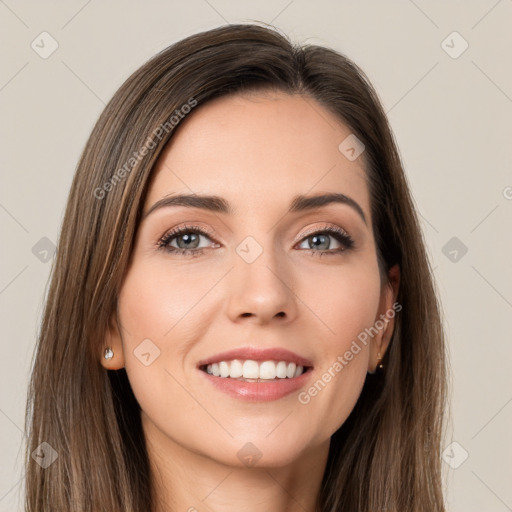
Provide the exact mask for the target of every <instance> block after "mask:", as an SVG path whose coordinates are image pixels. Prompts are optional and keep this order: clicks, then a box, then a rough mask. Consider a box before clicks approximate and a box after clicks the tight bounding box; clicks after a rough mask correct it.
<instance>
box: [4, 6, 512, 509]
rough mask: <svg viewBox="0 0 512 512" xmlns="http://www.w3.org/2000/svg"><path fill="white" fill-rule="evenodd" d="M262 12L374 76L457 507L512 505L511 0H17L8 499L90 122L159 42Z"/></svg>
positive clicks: (15, 483) (8, 62) (7, 347)
mask: <svg viewBox="0 0 512 512" xmlns="http://www.w3.org/2000/svg"><path fill="white" fill-rule="evenodd" d="M252 19H255V20H261V21H265V22H270V23H273V24H275V25H276V26H277V27H279V28H280V29H282V30H283V31H285V32H286V33H287V34H289V35H290V36H291V37H292V38H293V39H294V40H296V41H302V42H306V41H307V42H313V43H319V44H325V45H329V46H332V47H334V48H336V49H337V50H340V51H342V52H344V53H346V54H347V55H348V56H349V57H351V58H352V59H354V60H355V61H356V62H357V63H358V64H359V65H360V66H361V67H362V68H363V69H364V70H365V71H366V72H367V74H368V75H369V77H370V79H371V80H372V81H373V83H374V85H375V86H376V88H377V89H378V91H379V94H380V96H381V98H382V101H383V103H384V106H385V108H386V110H387V112H388V113H389V119H390V122H391V125H392V127H393V130H394V132H395V135H396V138H397V141H398V145H399V147H400V149H401V153H402V156H403V160H404V163H405V166H406V171H407V175H408V178H409V181H410V185H411V188H412V191H413V194H414V197H415V200H416V203H417V206H418V209H419V211H420V213H421V216H422V219H423V228H424V234H425V238H426V242H427V245H428V248H429V253H430V257H431V260H432V263H433V266H434V268H435V277H436V279H437V282H438V286H439V289H440V293H441V300H442V302H443V307H444V314H445V318H446V329H447V336H448V341H449V350H450V354H451V366H452V377H453V384H452V386H453V395H452V397H453V398H452V422H451V427H450V431H449V436H448V439H447V440H446V442H445V444H444V447H448V448H447V450H446V452H445V455H444V460H445V462H444V463H443V467H444V468H445V472H446V492H447V505H448V509H449V510H450V511H451V512H471V511H479V512H480V511H486V512H492V511H496V512H502V511H503V512H505V511H507V510H508V511H510V510H512V486H511V485H510V483H511V481H512V470H511V462H512V460H511V459H512V457H511V455H512V436H511V435H510V432H511V431H512V429H511V426H512V385H511V384H512V371H511V367H512V357H511V356H512V343H511V336H510V326H511V325H512V266H511V252H512V237H511V227H512V222H511V221H512V172H511V169H512V166H511V163H512V154H511V149H510V148H511V135H512V30H511V28H512V1H511V0H501V1H495V0H473V1H465V2H463V1H453V0H452V1H441V0H437V1H426V0H415V1H412V0H411V1H408V0H400V1H398V0H396V1H387V2H383V1H380V2H379V1H377V0H374V1H354V0H350V1H348V0H345V1H333V0H315V1H306V0H291V1H290V0H275V1H270V0H257V1H252V0H251V1H245V2H239V1H234V0H192V1H187V2H177V1H174V2H170V1H168V2H163V1H155V0H153V1H150V2H133V1H132V2H126V1H125V2H121V1H117V2H113V1H111V2H101V1H99V0H92V1H88V2H87V1H68V2H65V3H64V2H50V1H44V2H37V1H33V2H30V1H15V0H5V1H0V33H1V34H2V36H1V37H2V44H1V45H0V58H1V75H0V77H1V78H0V106H1V119H2V122H1V123H0V130H1V139H0V140H1V141H2V151H1V152H0V159H1V165H0V169H1V173H2V187H1V190H0V226H1V229H2V252H1V257H2V260H1V265H0V312H1V315H2V331H3V335H2V344H1V349H2V350H1V357H0V457H1V464H0V511H2V512H3V511H9V512H12V511H17V510H21V505H20V503H21V498H20V497H21V494H22V492H23V477H22V457H21V455H22V451H21V450H22V446H23V442H24V433H23V418H24V405H25V393H26V383H27V379H28V373H29V368H30V358H31V355H32V351H33V348H34V343H35V334H36V330H37V326H38V322H39V320H40V315H41V309H42V303H43V298H44V294H45V291H46V288H45V287H46V283H47V279H48V275H49V271H50V266H51V258H50V256H51V251H50V252H49V253H47V255H46V258H49V260H48V261H46V262H45V261H44V260H45V252H44V251H45V249H47V248H48V247H50V249H51V243H52V242H53V243H54V242H55V241H56V240H57V236H58V232H59V228H60V222H61V218H62V214H63V209H64V205H65V201H66V199H67V193H68V190H69V186H70V184H71V179H72V175H73V172H74V169H75V166H76V164H77V161H78V158H79V155H80V152H81V150H82V148H83V146H84V144H85V141H86V139H87V137H88V135H89V132H90V130H91V128H92V126H93V123H94V122H95V120H96V119H97V117H98V116H99V114H100V112H101V110H102V109H103V106H104V104H105V103H106V102H107V101H108V99H109V98H110V97H111V95H112V94H113V93H114V92H115V90H116V89H117V88H118V87H119V86H120V85H121V83H122V82H123V81H124V80H125V79H126V78H127V77H128V75H129V74H130V73H131V72H132V71H134V70H135V69H136V68H137V67H139V66H140V65H141V64H142V63H143V62H144V61H145V60H146V59H148V58H149V57H150V56H152V55H153V54H155V53H156V52H158V51H159V50H161V49H162V48H164V47H166V46H168V45H169V44H171V43H173V42H175V41H177V40H178V39H181V38H183V37H185V36H187V35H190V34H192V33H195V32H199V31H202V30H206V29H209V28H213V27H216V26H218V25H221V24H224V23H226V22H230V23H233V22H240V21H250V20H252ZM43 31H46V32H48V33H49V34H50V35H51V37H52V38H53V39H55V40H56V42H57V43H58V48H57V50H56V51H55V52H54V53H53V54H52V55H50V56H49V57H48V58H42V57H41V56H40V53H41V52H42V51H43V50H46V51H47V50H48V49H50V48H51V40H50V38H49V36H40V37H38V36H39V35H40V34H41V32H43ZM454 31H456V32H458V34H459V35H457V34H455V35H453V34H452V32H454ZM41 38H45V39H44V41H43V43H42V42H41ZM33 41H35V42H34V46H35V45H39V47H37V46H36V48H37V49H38V51H39V52H40V53H37V52H36V51H35V50H33V49H32V47H31V43H32V42H33ZM443 41H445V42H444V43H443ZM465 41H466V42H467V44H468V45H469V46H468V48H467V49H466V50H465V51H464V52H463V53H461V54H460V55H459V53H460V52H461V51H462V50H463V49H464V46H465ZM43 45H44V49H43V48H42V46H43ZM450 54H451V55H450ZM454 57H457V58H454ZM43 237H47V238H48V239H49V241H50V242H48V241H47V240H43V241H41V239H42V238H43ZM453 237H456V238H457V240H455V241H453V240H452V241H451V242H449V241H450V240H451V239H452V238H453ZM36 244H37V245H36ZM45 244H46V245H45ZM446 244H448V245H446ZM453 244H455V245H453ZM457 244H458V246H457ZM462 244H463V245H462ZM34 246H35V249H33V248H34ZM463 246H465V247H466V248H467V253H466V254H462V251H461V248H463ZM454 251H456V252H454ZM454 441H455V442H457V443H458V444H455V445H450V444H451V443H452V442H454ZM466 455H467V459H465V457H466Z"/></svg>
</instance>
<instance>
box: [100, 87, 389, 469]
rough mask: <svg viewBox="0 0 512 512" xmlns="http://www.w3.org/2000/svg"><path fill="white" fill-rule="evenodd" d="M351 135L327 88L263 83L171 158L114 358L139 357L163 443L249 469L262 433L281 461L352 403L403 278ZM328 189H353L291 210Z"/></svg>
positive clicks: (157, 190) (142, 383) (137, 367)
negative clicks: (383, 263) (392, 267)
mask: <svg viewBox="0 0 512 512" xmlns="http://www.w3.org/2000/svg"><path fill="white" fill-rule="evenodd" d="M350 133H351V130H350V129H349V128H348V127H347V126H345V125H344V124H342V123H341V122H340V121H339V120H338V119H337V118H335V117H334V116H333V115H332V114H330V113H329V112H327V111H326V110H325V109H324V108H323V107H322V106H321V105H320V104H318V103H317V102H315V101H314V100H312V99H311V98H305V97H303V96H300V95H294V96H291V95H287V94H285V93H261V92H260V93H259V94H251V95H247V94H245V95H243V96H242V95H237V96H228V97H224V98H220V99H216V100H214V101H212V102H210V103H207V104H205V105H203V106H201V107H198V108H197V109H196V110H195V111H193V112H192V113H191V114H190V115H189V117H188V118H186V119H185V120H184V121H183V124H182V125H181V126H180V127H179V130H178V131H177V132H176V133H175V136H174V137H173V139H172V140H171V142H170V143H169V145H168V146H167V148H166V149H165V151H164V152H163V153H162V154H161V157H160V159H159V162H158V164H157V166H156V168H155V169H154V174H153V177H152V181H151V183H150V187H149V189H148V194H147V196H146V200H145V205H144V215H143V220H142V221H141V223H140V225H139V227H138V232H137V237H136V241H135V246H134V251H133V254H132V259H131V264H130V267H129V269H128V272H127V275H126V277H125V280H124V283H123V286H122V289H121V292H120V295H119V301H118V310H117V317H116V319H117V320H118V325H119V326H120V328H117V327H112V328H111V330H110V332H109V333H108V336H107V339H106V343H105V344H106V345H108V346H112V347H113V349H114V353H115V357H114V358H113V359H112V360H111V361H108V362H107V361H105V360H103V364H104V366H106V367H107V368H121V367H123V366H124V367H125V368H126V371H127V374H128V378H129V380H130V383H131V386H132V388H133V391H134V394H135V396H136V398H137V400H138V402H139V404H140V406H141V409H142V420H143V425H144V429H145V433H146V436H147V437H148V438H149V440H150V441H152V442H153V443H154V444H158V445H159V446H161V447H164V446H165V445H167V446H172V445H175V446H176V445H179V446H180V447H181V448H184V449H185V450H188V451H190V452H194V453H196V454H201V455H205V456H207V457H209V458H211V459H213V460H217V461H220V462H222V463H224V464H228V465H232V466H241V465H242V464H244V463H245V462H244V461H243V456H242V457H240V455H241V454H242V455H244V453H245V452H244V450H245V451H249V452H250V451H251V450H255V449H254V448H252V447H250V448H249V445H247V443H249V442H250V443H252V444H253V445H254V446H255V447H256V449H257V450H258V452H259V453H260V454H261V461H260V462H259V464H260V465H261V464H266V465H268V466H278V465H281V464H285V463H289V462H291V461H294V460H297V459H298V458H300V457H301V455H303V454H304V453H306V452H307V451H308V450H315V449H318V448H319V447H321V446H324V447H325V446H326V443H328V442H329V438H330V436H331V435H332V434H333V433H334V432H335V431H336V430H337V429H338V428H339V427H340V426H341V425H342V424H343V422H344V421H345V419H346V418H347V417H348V415H349V414H350V412H351V411H352V409H353V407H354V405H355V403H356V401H357V399H358V397H359V395H360V392H361V389H362V386H363V384H364V381H365V378H366V375H367V371H369V370H370V371H371V370H373V369H374V368H375V366H376V363H377V352H380V353H381V355H383V354H384V352H385V349H386V346H387V343H388V342H389V338H390V336H391V332H392V328H393V319H392V317H390V315H386V318H385V319H384V321H383V314H386V312H389V310H390V308H391V306H392V304H393V301H394V297H395V294H396V288H392V287H390V286H387V285H386V286H381V278H380V275H379V270H378V264H377V256H376V247H375V239H374V234H373V231H372V218H371V216H370V197H369V192H368V187H367V182H366V179H365V169H364V161H363V158H364V153H363V154H362V155H361V156H360V157H358V158H356V159H353V158H352V159H349V158H347V156H346V153H343V152H341V151H340V149H339V145H340V143H341V142H342V141H344V139H346V137H347V136H349V135H350ZM182 194H187V195H190V194H192V195H193V197H192V200H195V202H191V201H190V200H189V202H188V205H187V203H185V202H183V200H182V201H177V202H176V198H177V196H179V195H182ZM324 194H339V195H343V196H345V197H346V198H349V199H348V200H345V201H342V202H338V201H335V202H327V203H326V204H323V205H316V206H314V207H313V208H304V206H307V203H306V204H304V201H303V202H302V203H303V204H302V205H301V206H302V208H291V207H292V206H293V204H292V201H293V200H294V199H295V198H296V197H297V196H306V197H314V196H319V195H324ZM202 196H218V197H219V198H221V200H220V201H216V202H214V203H213V206H214V207H215V208H214V209H210V208H208V206H210V207H211V206H212V203H211V202H210V203H200V202H199V198H201V197H202ZM338 197H341V196H338ZM170 200H171V201H173V200H174V201H175V202H174V204H171V201H170ZM294 204H297V203H294ZM223 205H224V206H226V208H223V207H221V206H223ZM201 206H206V207H201ZM177 229H182V230H183V231H182V232H178V233H176V231H175V230H177ZM379 319H380V320H379ZM377 321H379V324H378V325H379V326H380V325H382V324H383V323H384V324H385V325H384V327H382V328H380V329H378V333H377V334H374V335H373V336H368V335H366V342H363V339H364V338H365V336H364V335H362V333H364V332H365V329H369V328H370V327H372V326H375V324H376V322H377ZM366 332H368V331H366ZM356 347H357V348H356ZM273 349H276V350H275V351H274V352H272V350H273ZM233 350H235V351H240V353H239V354H237V353H236V352H235V353H233V354H228V355H221V354H222V353H224V352H228V351H229V352H231V351H233ZM243 350H245V352H244V351H243ZM278 350H280V351H281V352H278ZM265 351H267V352H265ZM284 351H289V352H284ZM349 353H351V354H352V356H351V357H350V355H349ZM258 359H261V361H259V362H258ZM219 360H222V361H225V362H226V363H227V364H225V363H222V364H220V366H219V368H216V367H215V365H213V366H211V367H210V368H209V369H208V367H201V364H202V363H205V364H206V363H207V362H210V363H213V362H219ZM234 360H237V361H238V363H237V362H235V363H233V361H234ZM247 360H249V363H245V361H247ZM250 361H256V363H251V362H250ZM263 361H274V364H273V365H272V364H271V363H264V364H261V363H262V362H263ZM294 361H295V365H297V366H299V364H300V363H303V364H302V366H304V367H305V368H306V369H307V371H306V372H305V373H303V374H302V375H301V376H300V377H299V376H297V377H296V376H295V375H298V373H299V371H300V370H297V368H296V367H295V365H294ZM259 363H260V364H259ZM208 370H209V371H210V372H213V373H217V370H218V371H220V372H221V375H220V376H215V375H211V374H208ZM244 370H245V371H246V372H249V373H244V374H242V375H246V376H247V378H248V379H249V378H250V377H252V378H253V379H256V378H257V377H258V376H259V377H260V382H258V381H256V382H251V381H243V380H239V379H237V375H238V374H239V373H240V371H242V372H243V371H244ZM258 371H259V374H258V373H257V372H258ZM294 371H295V373H294ZM222 372H224V375H226V372H232V373H230V375H233V376H231V377H223V376H222ZM237 372H238V373H237ZM251 372H256V373H251ZM266 372H268V373H266ZM274 372H277V374H278V375H281V377H279V376H277V377H276V378H273V376H274V375H275V373H274ZM285 372H286V374H287V376H286V377H283V375H284V374H285ZM290 375H291V377H290ZM262 377H263V379H264V380H263V381H261V378H262ZM240 450H242V452H240Z"/></svg>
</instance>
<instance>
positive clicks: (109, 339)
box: [100, 311, 124, 370]
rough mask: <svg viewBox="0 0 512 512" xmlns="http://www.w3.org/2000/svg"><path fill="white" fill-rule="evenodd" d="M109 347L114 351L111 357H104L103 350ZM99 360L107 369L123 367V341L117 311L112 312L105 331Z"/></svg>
mask: <svg viewBox="0 0 512 512" xmlns="http://www.w3.org/2000/svg"><path fill="white" fill-rule="evenodd" d="M107 348H110V349H111V350H112V352H113V353H114V355H113V357H112V358H111V359H105V350H106V349H107ZM100 361H101V364H102V366H103V367H104V368H106V369H107V370H119V369H121V368H124V353H123V342H122V338H121V329H120V324H119V320H118V314H117V311H115V312H114V313H112V316H111V317H110V320H109V324H108V326H107V329H106V332H105V338H104V341H103V344H102V346H101V354H100Z"/></svg>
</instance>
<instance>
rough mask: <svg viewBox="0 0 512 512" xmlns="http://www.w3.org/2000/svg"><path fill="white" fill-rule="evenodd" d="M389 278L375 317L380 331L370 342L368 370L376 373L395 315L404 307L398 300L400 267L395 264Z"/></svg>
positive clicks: (389, 272) (385, 348)
mask: <svg viewBox="0 0 512 512" xmlns="http://www.w3.org/2000/svg"><path fill="white" fill-rule="evenodd" d="M388 280H389V282H386V283H385V285H384V286H383V287H382V291H381V295H380V302H379V310H378V312H377V316H376V317H375V322H374V327H375V329H376V330H377V331H378V332H377V334H376V335H375V336H374V337H373V339H372V342H371V344H370V360H369V362H368V372H369V373H375V370H376V368H377V365H378V364H380V362H379V354H380V358H381V359H384V354H385V353H386V350H387V348H388V346H389V342H390V341H391V336H392V335H393V330H394V327H395V316H396V313H397V312H398V311H400V310H401V309H402V305H401V304H398V303H397V302H396V297H397V296H398V289H399V287H400V267H399V266H398V264H397V265H393V266H392V267H391V268H390V269H389V271H388Z"/></svg>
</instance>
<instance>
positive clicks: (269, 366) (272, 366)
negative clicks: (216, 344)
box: [206, 359, 304, 380]
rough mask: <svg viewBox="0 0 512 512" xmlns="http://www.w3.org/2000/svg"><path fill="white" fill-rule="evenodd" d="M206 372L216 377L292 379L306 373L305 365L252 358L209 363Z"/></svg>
mask: <svg viewBox="0 0 512 512" xmlns="http://www.w3.org/2000/svg"><path fill="white" fill-rule="evenodd" d="M206 372H207V373H209V374H210V375H214V376H215V377H221V378H227V377H230V378H232V379H239V378H241V377H243V378H244V379H262V380H274V379H276V378H277V379H286V378H289V379H292V378H294V377H299V376H300V375H302V374H303V373H304V367H303V366H300V365H299V366H297V365H296V364H295V363H288V362H286V361H262V362H260V363H258V362H257V361H252V360H250V359H248V360H246V361H241V360H239V359H234V360H233V361H220V362H218V363H213V364H209V365H208V366H207V367H206Z"/></svg>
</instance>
